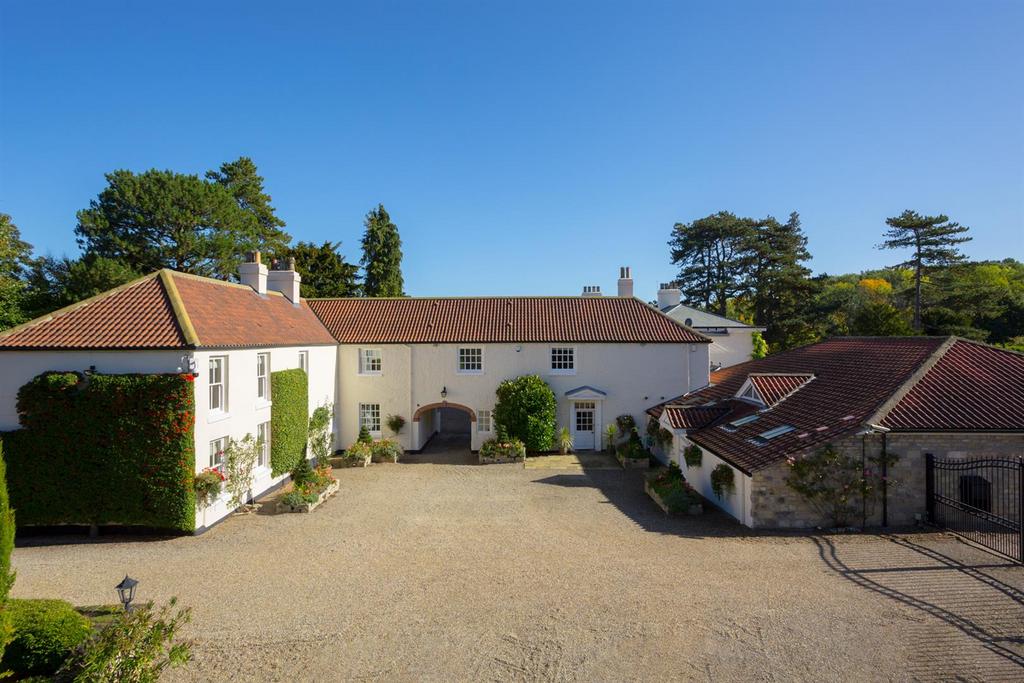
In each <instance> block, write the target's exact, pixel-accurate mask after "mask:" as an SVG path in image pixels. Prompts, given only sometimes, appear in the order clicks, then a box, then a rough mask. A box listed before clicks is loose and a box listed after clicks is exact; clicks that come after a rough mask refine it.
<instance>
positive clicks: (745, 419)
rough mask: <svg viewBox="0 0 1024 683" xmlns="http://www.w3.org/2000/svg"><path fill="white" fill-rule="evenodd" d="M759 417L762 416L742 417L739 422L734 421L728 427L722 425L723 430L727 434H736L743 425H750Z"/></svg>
mask: <svg viewBox="0 0 1024 683" xmlns="http://www.w3.org/2000/svg"><path fill="white" fill-rule="evenodd" d="M759 417H760V415H747V416H746V417H741V418H740V419H738V420H733V421H732V422H730V423H729V424H727V425H722V429H724V430H725V431H727V432H735V431H736V430H737V429H739V428H740V427H742V426H743V425H745V424H750V423H751V422H753V421H754V420H756V419H757V418H759Z"/></svg>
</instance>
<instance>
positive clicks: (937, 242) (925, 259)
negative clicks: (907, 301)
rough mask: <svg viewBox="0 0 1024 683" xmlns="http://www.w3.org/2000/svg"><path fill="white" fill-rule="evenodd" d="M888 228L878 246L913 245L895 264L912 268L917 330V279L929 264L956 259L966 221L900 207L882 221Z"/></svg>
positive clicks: (959, 256)
mask: <svg viewBox="0 0 1024 683" xmlns="http://www.w3.org/2000/svg"><path fill="white" fill-rule="evenodd" d="M885 223H886V225H888V226H889V230H887V231H886V232H885V238H886V240H885V242H883V243H882V244H880V245H879V249H908V248H909V249H913V250H914V251H913V255H912V256H911V257H910V258H909V259H907V260H906V261H904V262H902V263H899V264H897V265H896V266H894V267H895V268H913V269H914V323H913V325H914V329H915V330H917V331H920V330H921V281H922V279H923V277H924V275H925V274H926V273H927V272H928V271H929V270H930V269H932V268H935V267H938V266H948V265H952V264H954V263H960V262H962V261H963V260H964V255H963V254H962V253H960V251H959V250H958V249H957V245H959V244H963V243H964V242H969V241H970V240H971V238H970V237H966V236H963V233H965V232H967V230H968V229H969V228H968V227H967V226H966V225H960V224H959V223H952V222H950V220H949V217H948V216H944V215H942V214H939V215H938V216H922V215H920V214H918V213H917V212H916V211H910V210H909V209H908V210H907V211H904V212H903V213H902V214H900V215H899V216H896V217H895V218H887V219H886V221H885Z"/></svg>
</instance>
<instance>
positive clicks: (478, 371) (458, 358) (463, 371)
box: [455, 346, 484, 375]
mask: <svg viewBox="0 0 1024 683" xmlns="http://www.w3.org/2000/svg"><path fill="white" fill-rule="evenodd" d="M463 351H478V352H479V353H480V367H479V368H475V369H474V368H463V367H462V361H463V356H462V352H463ZM455 372H456V374H459V375H482V374H484V347H482V346H460V347H459V348H458V350H457V351H456V352H455Z"/></svg>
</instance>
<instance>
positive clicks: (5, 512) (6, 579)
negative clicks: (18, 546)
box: [0, 441, 14, 659]
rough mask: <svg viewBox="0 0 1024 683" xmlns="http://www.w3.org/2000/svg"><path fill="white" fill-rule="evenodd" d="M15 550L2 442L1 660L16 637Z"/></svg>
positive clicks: (0, 487) (0, 456) (0, 458)
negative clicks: (10, 609) (12, 608)
mask: <svg viewBox="0 0 1024 683" xmlns="http://www.w3.org/2000/svg"><path fill="white" fill-rule="evenodd" d="M13 549H14V510H12V509H11V501H10V498H9V497H8V495H7V463H6V461H5V460H4V445H3V442H2V441H0V659H3V655H4V648H5V647H6V646H7V643H9V642H10V641H11V637H12V636H13V635H14V633H13V628H12V627H11V618H10V615H9V614H8V613H7V598H8V596H9V595H10V593H11V587H12V586H13V585H14V572H12V571H11V551H12V550H13Z"/></svg>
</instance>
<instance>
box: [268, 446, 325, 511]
mask: <svg viewBox="0 0 1024 683" xmlns="http://www.w3.org/2000/svg"><path fill="white" fill-rule="evenodd" d="M292 485H293V487H294V488H293V489H292V490H291V491H289V492H288V493H286V494H284V495H283V496H281V499H280V500H279V501H278V503H277V510H278V512H312V511H313V509H314V508H316V507H317V506H318V505H319V504H320V503H322V502H324V501H325V500H327V499H328V498H330V497H331V496H333V495H334V494H335V492H337V490H338V481H337V480H336V479H335V478H334V476H333V475H332V474H331V468H330V467H318V468H316V469H313V468H312V467H311V466H310V463H309V461H308V460H306V459H305V458H303V459H302V460H300V461H299V464H298V465H297V466H296V467H295V469H294V470H293V471H292Z"/></svg>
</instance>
